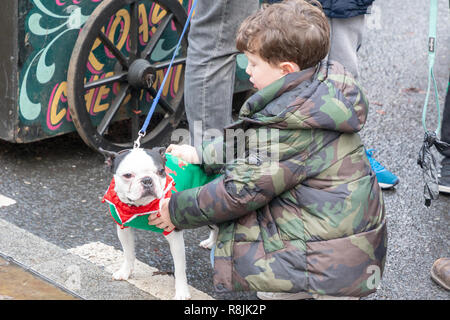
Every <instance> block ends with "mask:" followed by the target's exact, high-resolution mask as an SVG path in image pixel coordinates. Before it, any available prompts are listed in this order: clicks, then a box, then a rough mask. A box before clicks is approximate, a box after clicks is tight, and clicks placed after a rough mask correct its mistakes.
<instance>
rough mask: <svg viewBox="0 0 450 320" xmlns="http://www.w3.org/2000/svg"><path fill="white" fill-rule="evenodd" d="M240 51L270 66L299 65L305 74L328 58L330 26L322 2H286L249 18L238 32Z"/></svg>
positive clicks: (293, 0) (295, 0)
mask: <svg viewBox="0 0 450 320" xmlns="http://www.w3.org/2000/svg"><path fill="white" fill-rule="evenodd" d="M236 47H237V49H238V50H239V51H241V52H244V51H247V52H250V53H252V54H257V55H259V56H260V57H261V58H263V59H264V60H265V61H267V62H268V63H270V64H278V63H280V62H286V61H289V62H295V63H296V64H297V65H298V66H299V67H300V69H301V70H303V69H307V68H309V67H312V66H315V65H316V64H317V63H319V62H320V61H321V60H322V59H323V58H325V57H326V56H327V54H328V51H329V49H330V26H329V24H328V20H327V18H326V16H325V14H324V13H323V11H322V6H321V5H320V3H319V2H318V1H316V0H309V1H305V0H285V1H283V2H280V3H275V4H272V5H266V6H263V7H262V8H261V9H260V10H259V11H257V12H256V13H254V14H253V15H251V16H249V17H247V18H246V19H245V20H244V21H243V22H242V24H241V26H240V28H239V30H238V32H237V37H236Z"/></svg>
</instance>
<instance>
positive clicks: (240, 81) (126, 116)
mask: <svg viewBox="0 0 450 320" xmlns="http://www.w3.org/2000/svg"><path fill="white" fill-rule="evenodd" d="M3 2H4V3H2V10H1V11H0V19H1V20H2V26H3V30H2V31H3V36H2V37H0V63H1V75H0V76H1V78H2V81H1V82H0V96H1V97H3V99H1V100H0V114H1V117H0V139H3V140H7V141H11V142H14V143H27V142H32V141H37V140H42V139H46V138H49V137H53V136H56V135H61V134H65V133H68V132H72V131H74V130H76V131H77V132H78V134H79V135H80V136H81V138H82V139H83V140H84V141H85V142H86V143H87V144H88V145H89V146H90V147H92V148H94V149H96V150H98V148H100V147H102V148H103V149H108V150H119V149H123V148H128V147H131V146H132V143H133V141H134V139H135V137H136V135H137V133H138V131H139V129H140V127H141V125H142V123H143V121H144V119H145V116H146V114H147V112H148V110H149V107H150V105H151V102H152V101H153V98H154V97H155V96H156V92H157V91H158V89H159V87H160V83H161V81H162V79H163V77H164V74H165V72H166V70H167V66H168V64H169V62H170V59H171V57H172V54H173V50H174V47H175V45H176V43H177V41H178V38H179V36H180V34H181V31H182V29H183V26H184V23H185V21H186V19H187V12H188V10H189V9H190V7H191V5H192V2H193V1H192V0H154V1H151V0H103V1H102V0H17V1H3ZM187 46H188V44H187V40H186V37H185V39H184V41H183V43H182V47H181V49H180V50H179V51H178V55H177V57H176V59H175V63H174V66H173V68H172V69H171V71H170V75H169V78H168V81H167V83H166V85H165V87H164V89H163V94H162V97H161V100H160V101H159V103H158V106H157V109H156V111H155V114H154V116H153V118H152V121H151V123H150V126H149V128H148V130H147V134H146V136H145V137H144V138H143V139H142V140H141V145H144V146H152V145H157V144H158V142H160V141H161V139H162V138H164V136H166V135H167V134H169V133H170V131H171V130H173V128H175V127H176V126H177V125H178V123H179V121H180V119H181V118H182V116H183V114H184V105H183V91H184V70H185V61H186V51H187ZM245 67H246V59H245V58H244V57H243V55H240V56H238V65H237V73H236V82H235V83H236V85H235V92H243V91H246V90H248V89H250V84H249V82H248V77H247V75H246V74H245Z"/></svg>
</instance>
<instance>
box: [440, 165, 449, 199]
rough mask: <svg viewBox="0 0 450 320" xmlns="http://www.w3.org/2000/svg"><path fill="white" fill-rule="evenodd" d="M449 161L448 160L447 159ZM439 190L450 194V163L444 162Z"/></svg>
mask: <svg viewBox="0 0 450 320" xmlns="http://www.w3.org/2000/svg"><path fill="white" fill-rule="evenodd" d="M447 162H448V161H447ZM439 192H442V193H448V194H450V163H446V162H445V163H443V164H442V168H441V177H440V178H439Z"/></svg>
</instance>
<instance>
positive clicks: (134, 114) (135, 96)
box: [131, 90, 141, 141]
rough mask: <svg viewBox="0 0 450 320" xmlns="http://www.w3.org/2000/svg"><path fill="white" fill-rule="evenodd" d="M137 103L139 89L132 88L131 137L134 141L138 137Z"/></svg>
mask: <svg viewBox="0 0 450 320" xmlns="http://www.w3.org/2000/svg"><path fill="white" fill-rule="evenodd" d="M138 103H139V91H137V90H133V91H132V93H131V111H132V114H131V139H132V141H136V139H137V137H138V133H139V130H140V129H141V128H139V113H140V112H138V110H137V109H138V107H139V106H138Z"/></svg>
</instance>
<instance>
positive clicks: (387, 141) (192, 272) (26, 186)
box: [0, 0, 450, 299]
mask: <svg viewBox="0 0 450 320" xmlns="http://www.w3.org/2000/svg"><path fill="white" fill-rule="evenodd" d="M439 7H440V12H439V18H438V19H439V23H438V47H437V58H436V65H435V73H436V80H437V82H438V86H439V90H440V93H441V95H440V101H441V105H443V98H444V93H445V88H446V86H447V81H448V74H449V66H450V56H449V54H448V53H449V52H450V51H449V44H450V41H449V40H450V39H449V38H450V36H449V35H450V33H449V10H448V1H445V0H441V1H439ZM373 12H374V13H373V15H372V16H371V18H370V19H369V20H368V21H367V24H366V30H365V39H364V43H363V46H362V48H361V50H360V72H361V75H360V79H361V82H362V84H363V86H364V87H365V89H366V92H367V95H368V97H369V100H370V102H371V109H370V114H369V118H368V121H367V124H366V126H365V128H364V129H363V130H362V132H361V135H362V137H363V140H364V142H365V144H366V146H367V147H368V148H375V149H376V150H377V151H378V152H377V153H376V159H377V160H379V161H380V162H381V163H382V164H383V165H385V166H386V167H387V168H388V169H390V170H391V171H393V172H394V173H395V174H396V175H398V176H399V177H400V180H401V181H400V184H399V185H398V186H397V187H396V188H395V189H394V190H389V191H385V192H384V197H385V202H386V209H387V217H388V228H389V244H388V256H387V260H386V268H385V273H384V275H383V279H382V282H381V287H380V289H379V290H378V291H377V292H376V293H375V294H373V295H371V296H369V297H368V298H367V299H449V298H450V295H449V292H447V291H445V290H444V289H442V288H440V287H439V286H437V285H436V284H435V283H434V282H433V281H432V280H431V279H430V277H429V269H430V267H431V265H432V264H433V262H434V261H435V260H436V259H437V258H439V257H443V256H447V257H448V256H450V250H449V215H448V214H449V210H450V197H448V196H441V197H440V198H439V200H437V201H434V202H433V203H432V205H431V207H430V208H426V207H425V206H424V205H423V196H422V190H423V184H422V179H421V171H420V168H419V167H418V165H417V164H416V160H417V154H418V150H419V148H420V146H421V143H422V137H423V129H422V125H421V112H422V105H423V101H424V98H425V94H424V91H425V90H426V84H427V52H426V44H427V32H428V2H427V1H422V0H410V1H408V5H407V6H406V5H405V4H404V2H403V1H389V0H377V1H375V6H374V11H373ZM436 121H437V114H436V110H435V108H434V107H433V105H431V106H430V107H429V116H428V119H427V125H428V127H430V128H435V127H436V125H437V123H436ZM438 158H439V156H438ZM110 179H111V176H110V175H109V173H108V172H106V170H105V167H104V164H103V156H101V155H99V154H97V153H95V152H94V151H93V150H91V149H89V148H88V147H87V146H86V145H84V143H83V142H82V140H81V139H80V138H79V137H78V135H77V134H76V133H73V134H67V135H64V136H60V137H55V138H52V139H48V140H45V141H40V142H36V143H32V144H26V145H19V144H11V143H8V142H4V141H0V194H3V195H5V196H7V197H10V198H12V199H14V200H16V201H17V203H16V204H15V205H12V206H9V207H5V208H1V209H0V218H2V219H5V220H7V221H9V222H11V223H13V224H15V225H17V226H18V227H20V228H23V229H25V230H28V231H29V232H31V233H33V234H35V235H38V236H39V237H41V238H43V239H45V240H47V241H49V242H51V243H54V244H56V245H58V246H60V247H62V248H65V249H70V248H73V247H75V246H79V245H83V244H87V243H90V242H96V241H100V242H103V243H105V244H108V245H112V246H114V247H115V248H117V249H120V243H119V241H118V239H117V235H116V232H115V223H114V222H113V221H112V220H111V218H110V217H109V213H108V212H107V208H106V206H105V205H104V204H102V203H101V202H100V199H101V197H102V196H103V193H104V192H105V190H106V188H107V186H108V184H109V182H110ZM208 232H209V231H208V229H207V228H206V227H205V228H201V229H198V230H187V231H186V232H185V239H186V240H185V241H186V251H187V275H188V282H189V283H190V284H191V285H192V286H194V287H196V288H197V289H199V290H202V291H204V292H206V293H208V294H210V295H212V296H213V297H214V298H217V299H255V298H256V296H255V294H254V293H230V294H217V293H215V292H214V291H213V286H212V275H211V271H212V270H211V267H210V263H209V251H207V250H205V249H201V248H199V247H198V243H199V241H201V240H203V239H205V238H206V237H207V236H208ZM136 244H137V248H136V254H137V258H138V259H139V260H141V261H143V262H145V263H147V264H149V265H151V266H153V267H156V268H158V269H159V270H161V271H171V270H172V262H171V259H170V258H169V257H168V255H169V248H168V245H167V243H166V241H165V240H164V238H163V237H162V236H160V235H159V234H154V233H151V232H145V231H141V230H137V232H136Z"/></svg>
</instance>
